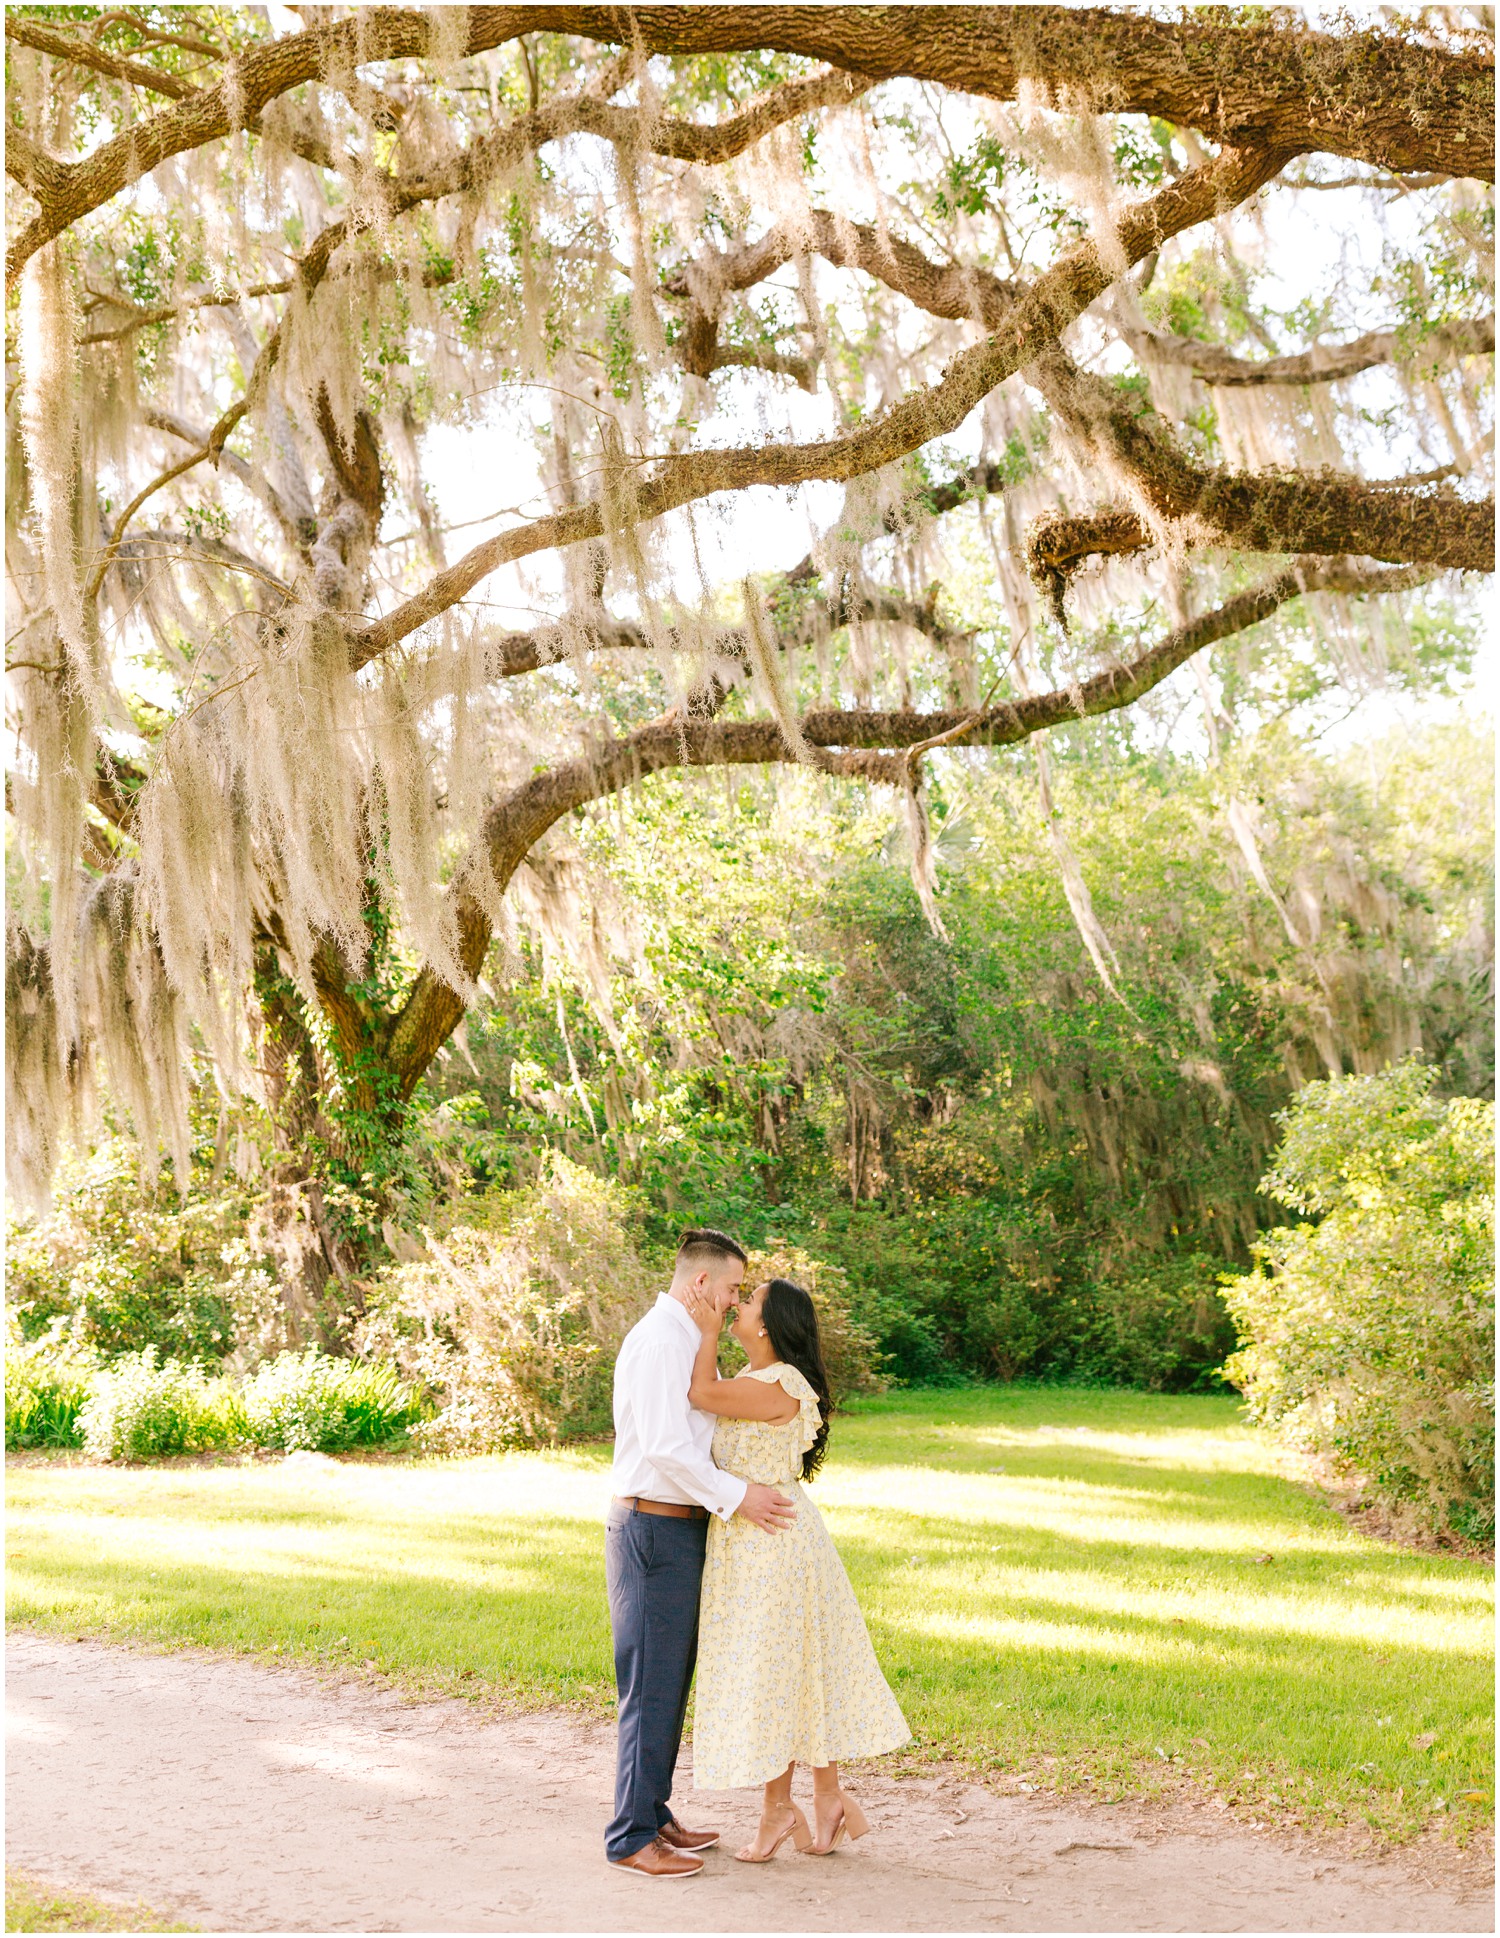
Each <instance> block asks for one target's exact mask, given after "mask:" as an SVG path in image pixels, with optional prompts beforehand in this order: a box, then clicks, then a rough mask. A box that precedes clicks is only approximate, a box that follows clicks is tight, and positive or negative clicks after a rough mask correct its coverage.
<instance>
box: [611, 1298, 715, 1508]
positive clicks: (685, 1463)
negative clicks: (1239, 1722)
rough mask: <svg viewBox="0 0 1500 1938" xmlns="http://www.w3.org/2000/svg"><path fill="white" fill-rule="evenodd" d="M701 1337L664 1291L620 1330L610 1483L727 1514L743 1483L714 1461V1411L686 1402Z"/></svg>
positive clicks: (620, 1490) (623, 1490) (626, 1491)
mask: <svg viewBox="0 0 1500 1938" xmlns="http://www.w3.org/2000/svg"><path fill="white" fill-rule="evenodd" d="M701 1337H702V1334H701V1333H700V1332H699V1330H698V1327H697V1325H696V1323H695V1322H694V1321H693V1320H692V1319H691V1318H689V1316H688V1312H687V1308H686V1307H685V1306H684V1305H683V1304H682V1302H681V1301H680V1300H679V1299H674V1298H673V1297H672V1295H671V1293H670V1292H663V1293H662V1295H661V1297H660V1298H659V1299H658V1300H657V1301H656V1304H655V1305H654V1306H652V1308H651V1310H650V1311H649V1312H648V1313H647V1314H646V1316H645V1317H644V1318H643V1319H640V1320H638V1321H637V1322H636V1324H635V1325H633V1326H632V1327H631V1328H630V1331H629V1332H628V1333H627V1334H626V1335H625V1343H624V1345H623V1346H621V1348H620V1356H619V1358H618V1359H617V1360H616V1361H615V1461H614V1466H613V1468H612V1469H611V1471H610V1486H611V1488H612V1490H613V1492H614V1493H616V1494H618V1495H625V1496H629V1495H639V1496H640V1497H641V1498H642V1499H643V1500H648V1501H680V1502H682V1503H684V1504H685V1505H692V1504H693V1503H694V1502H696V1503H697V1505H698V1506H700V1507H706V1508H708V1509H709V1510H710V1512H712V1513H714V1514H720V1515H722V1516H723V1517H724V1519H725V1520H726V1521H727V1520H728V1519H729V1517H730V1515H731V1514H733V1513H734V1511H735V1509H736V1508H737V1507H738V1506H739V1504H740V1502H741V1501H742V1500H743V1499H744V1498H745V1488H746V1483H745V1482H744V1481H742V1480H741V1479H739V1477H738V1476H737V1475H735V1474H726V1473H725V1472H724V1471H723V1469H722V1468H720V1467H716V1466H715V1465H714V1463H713V1455H712V1453H711V1452H710V1448H711V1446H712V1444H713V1437H714V1418H713V1415H712V1414H711V1413H700V1412H699V1411H698V1409H697V1407H695V1406H689V1405H688V1388H689V1387H690V1386H691V1385H692V1383H693V1361H694V1360H695V1359H696V1358H697V1355H698V1341H699V1340H700V1338H701Z"/></svg>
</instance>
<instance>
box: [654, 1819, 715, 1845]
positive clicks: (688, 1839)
mask: <svg viewBox="0 0 1500 1938" xmlns="http://www.w3.org/2000/svg"><path fill="white" fill-rule="evenodd" d="M656 1834H657V1836H658V1837H659V1838H660V1839H661V1841H662V1842H663V1843H664V1844H670V1845H671V1846H672V1848H673V1850H674V1851H706V1850H710V1849H712V1847H713V1846H714V1845H715V1844H717V1843H718V1841H719V1833H718V1832H717V1831H716V1830H688V1829H687V1828H686V1827H685V1826H684V1825H682V1824H680V1823H678V1821H677V1819H676V1818H675V1817H674V1818H673V1819H672V1821H671V1823H669V1824H663V1825H662V1827H661V1829H660V1830H659V1831H658V1832H657V1833H656Z"/></svg>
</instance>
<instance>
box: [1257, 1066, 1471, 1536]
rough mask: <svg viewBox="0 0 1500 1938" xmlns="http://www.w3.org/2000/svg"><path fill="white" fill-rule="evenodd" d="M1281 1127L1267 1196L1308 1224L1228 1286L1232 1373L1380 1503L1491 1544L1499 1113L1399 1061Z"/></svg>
mask: <svg viewBox="0 0 1500 1938" xmlns="http://www.w3.org/2000/svg"><path fill="white" fill-rule="evenodd" d="M1284 1123H1285V1133H1286V1134H1285V1137H1284V1138H1283V1140H1282V1143H1281V1146H1280V1148H1279V1149H1278V1150H1277V1152H1276V1156H1275V1159H1274V1162H1273V1163H1272V1165H1271V1168H1270V1170H1269V1171H1268V1172H1267V1174H1266V1178H1265V1189H1266V1190H1267V1191H1268V1192H1269V1193H1270V1194H1271V1195H1272V1196H1273V1197H1275V1198H1276V1199H1277V1200H1278V1201H1279V1202H1280V1203H1281V1204H1283V1205H1285V1206H1287V1207H1288V1209H1290V1210H1292V1211H1296V1212H1300V1213H1302V1214H1303V1215H1304V1217H1305V1218H1307V1219H1309V1220H1310V1221H1312V1222H1308V1223H1304V1224H1298V1225H1295V1226H1292V1227H1289V1228H1284V1229H1280V1230H1277V1231H1273V1232H1270V1233H1268V1234H1267V1235H1266V1236H1265V1237H1264V1238H1263V1239H1262V1240H1261V1241H1260V1242H1259V1243H1258V1244H1257V1246H1256V1248H1255V1249H1256V1269H1255V1271H1254V1272H1253V1273H1251V1274H1250V1275H1249V1276H1248V1277H1246V1278H1243V1279H1240V1280H1239V1281H1238V1282H1237V1283H1236V1284H1235V1285H1234V1286H1233V1288H1232V1290H1231V1293H1230V1308H1231V1311H1232V1312H1233V1315H1234V1319H1235V1322H1236V1324H1237V1325H1238V1327H1239V1329H1240V1332H1241V1335H1242V1336H1243V1338H1244V1341H1245V1344H1244V1347H1243V1348H1242V1350H1241V1351H1240V1352H1239V1353H1237V1354H1236V1355H1235V1356H1234V1358H1233V1359H1232V1360H1231V1361H1230V1362H1229V1365H1228V1367H1227V1369H1226V1370H1227V1372H1228V1373H1229V1375H1230V1376H1231V1377H1232V1378H1233V1379H1234V1380H1235V1381H1236V1382H1237V1383H1238V1384H1240V1385H1242V1386H1243V1387H1244V1389H1245V1392H1246V1394H1247V1395H1248V1397H1249V1399H1250V1402H1251V1407H1252V1411H1253V1412H1254V1414H1255V1416H1256V1417H1257V1418H1258V1419H1261V1420H1264V1421H1266V1422H1268V1423H1269V1424H1271V1425H1274V1426H1277V1427H1279V1428H1281V1429H1282V1430H1283V1431H1284V1432H1285V1433H1286V1434H1287V1435H1288V1436H1289V1437H1290V1438H1292V1439H1293V1440H1294V1441H1296V1442H1297V1443H1298V1444H1300V1445H1302V1446H1304V1447H1307V1448H1309V1449H1310V1450H1311V1451H1313V1452H1315V1453H1317V1454H1320V1455H1322V1456H1324V1457H1325V1458H1326V1459H1327V1460H1328V1461H1329V1463H1330V1464H1331V1466H1332V1467H1333V1469H1334V1471H1335V1472H1337V1473H1339V1474H1341V1475H1345V1476H1351V1475H1352V1476H1354V1477H1356V1478H1358V1479H1360V1480H1362V1481H1363V1482H1364V1483H1365V1488H1366V1492H1367V1494H1368V1496H1369V1498H1370V1500H1371V1501H1372V1502H1376V1503H1382V1504H1384V1505H1386V1506H1389V1507H1392V1508H1395V1509H1397V1510H1399V1511H1400V1512H1401V1514H1402V1515H1403V1517H1404V1518H1405V1519H1406V1520H1407V1521H1408V1522H1414V1523H1416V1524H1418V1525H1421V1526H1424V1527H1426V1528H1428V1529H1431V1530H1433V1531H1436V1532H1439V1533H1450V1532H1451V1533H1456V1534H1458V1535H1460V1536H1464V1537H1468V1538H1471V1539H1481V1540H1482V1539H1486V1538H1492V1537H1493V1534H1494V1527H1495V1271H1494V1245H1495V1163H1494V1135H1495V1112H1494V1106H1493V1105H1492V1104H1489V1103H1484V1102H1480V1101H1477V1100H1473V1099H1469V1098H1452V1099H1448V1100H1446V1101H1445V1100H1443V1099H1442V1098H1441V1097H1439V1096H1437V1095H1436V1094H1435V1093H1434V1089H1433V1073H1432V1071H1431V1070H1429V1069H1425V1068H1423V1067H1422V1066H1421V1065H1418V1064H1415V1063H1404V1064H1400V1065H1397V1066H1396V1067H1395V1068H1393V1069H1391V1070H1389V1071H1387V1072H1386V1073H1385V1074H1384V1075H1382V1076H1378V1077H1343V1078H1339V1079H1337V1080H1335V1081H1330V1082H1325V1083H1312V1084H1309V1085H1308V1086H1307V1087H1306V1089H1304V1090H1303V1091H1302V1092H1301V1093H1300V1095H1299V1096H1298V1097H1297V1100H1296V1102H1295V1103H1294V1104H1293V1105H1292V1107H1291V1108H1290V1109H1289V1110H1288V1111H1287V1112H1286V1113H1285V1118H1284Z"/></svg>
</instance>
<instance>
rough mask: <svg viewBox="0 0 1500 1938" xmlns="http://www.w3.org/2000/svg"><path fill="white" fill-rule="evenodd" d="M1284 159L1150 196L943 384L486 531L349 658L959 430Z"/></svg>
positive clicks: (1217, 171) (1230, 166)
mask: <svg viewBox="0 0 1500 1938" xmlns="http://www.w3.org/2000/svg"><path fill="white" fill-rule="evenodd" d="M1279 166H1280V158H1279V157H1277V156H1276V155H1274V154H1265V153H1258V154H1253V155H1252V154H1243V153H1240V152H1239V151H1237V150H1232V149H1231V150H1226V151H1225V152H1224V153H1223V154H1221V155H1219V156H1217V157H1216V158H1215V159H1214V160H1213V161H1210V162H1207V163H1205V164H1204V166H1203V167H1201V168H1196V169H1193V170H1191V171H1190V172H1189V173H1187V174H1185V175H1182V176H1181V177H1179V179H1178V180H1177V181H1175V182H1173V183H1172V184H1171V185H1170V186H1169V187H1167V188H1165V189H1162V190H1161V191H1160V192H1159V193H1158V194H1156V195H1154V196H1152V197H1150V198H1149V199H1148V200H1146V201H1142V202H1137V203H1133V204H1131V205H1130V206H1129V207H1127V208H1126V209H1124V210H1122V211H1121V213H1120V215H1119V217H1118V222H1117V246H1118V250H1119V252H1120V254H1119V256H1114V257H1113V260H1111V261H1109V262H1106V260H1105V258H1104V255H1103V254H1102V253H1101V251H1100V250H1099V249H1098V248H1097V247H1096V246H1095V244H1094V243H1092V242H1085V243H1082V244H1080V245H1079V247H1078V248H1076V249H1074V250H1072V251H1070V252H1069V254H1068V255H1066V256H1064V257H1063V259H1062V260H1061V261H1060V262H1058V263H1056V264H1054V265H1053V267H1052V268H1051V269H1049V270H1047V271H1046V272H1045V273H1044V274H1043V275H1041V276H1039V277H1038V278H1037V279H1036V281H1035V282H1034V283H1032V284H1030V285H1029V286H1027V287H1026V288H1024V289H1022V290H1021V291H1020V293H1019V294H1018V295H1017V296H1016V298H1015V300H1014V302H1012V303H1011V304H1010V305H1009V306H1008V307H1007V308H1006V310H1005V314H1004V317H1003V319H1002V320H1001V322H1000V324H999V327H998V328H996V330H995V331H994V334H993V335H991V336H989V337H988V338H986V340H985V341H984V342H982V343H979V344H976V345H974V346H973V348H971V349H968V350H963V351H960V352H959V354H958V355H957V356H956V357H954V358H953V360H952V361H951V362H950V363H949V365H948V367H947V369H946V370H945V371H944V372H943V375H942V377H941V378H940V379H939V380H938V382H937V383H935V384H933V385H931V386H930V387H929V388H927V389H924V390H919V391H915V392H913V393H912V394H911V395H910V396H908V397H905V398H903V399H902V400H901V402H900V403H898V404H895V405H893V406H892V407H891V408H890V409H889V410H887V411H886V412H884V413H883V414H882V415H881V416H880V417H878V418H875V419H874V420H873V421H872V422H870V423H869V424H866V425H862V426H861V427H860V428H859V429H858V430H855V431H851V432H849V433H847V434H846V435H844V436H842V437H835V438H826V439H821V440H819V441H818V442H816V443H812V444H789V445H769V446H767V445H752V446H739V447H737V448H733V449H729V450H719V451H699V452H692V453H689V454H687V455H685V456H682V457H671V458H662V459H658V460H657V461H656V462H655V464H654V465H652V466H651V468H650V469H649V470H645V467H644V466H643V467H642V469H643V470H645V475H644V476H641V477H639V478H637V477H635V476H632V475H629V474H627V475H624V476H621V477H620V478H618V479H616V480H614V481H613V482H612V489H611V491H610V492H609V493H608V494H606V496H604V497H601V498H600V499H597V500H593V501H591V502H590V503H588V504H584V505H576V506H570V507H569V508H567V509H566V510H563V511H559V512H554V513H552V514H551V516H549V517H547V518H541V519H537V520H535V521H534V522H533V523H531V524H528V525H523V526H519V527H516V528H514V529H513V530H511V531H507V532H501V533H500V534H498V535H497V536H496V537H495V538H491V539H486V540H485V541H484V542H483V543H482V544H479V545H476V546H475V547H474V548H473V549H472V550H471V551H469V552H468V553H466V554H465V555H464V557H463V558H461V559H460V560H459V561H458V562H457V564H455V565H452V566H450V567H449V568H448V569H447V571H445V572H440V573H438V574H437V576H436V577H435V578H433V579H431V580H430V581H429V582H428V584H427V585H426V587H424V589H423V590H422V591H421V592H419V593H417V594H416V595H415V596H414V597H413V598H411V599H408V600H406V601H405V603H404V604H402V605H400V606H398V607H397V608H396V609H395V610H394V611H393V612H390V613H388V614H386V616H385V617H384V618H382V619H378V620H375V621H374V622H373V623H371V624H369V625H366V626H363V627H361V628H358V629H357V630H355V629H351V634H350V659H351V664H352V665H353V666H354V667H355V668H356V669H357V668H358V667H360V666H363V665H365V664H366V663H367V662H368V661H370V660H371V659H374V658H375V657H376V656H377V655H379V654H380V653H383V652H386V651H387V650H388V649H389V648H390V647H391V646H393V645H395V644H396V643H397V641H399V640H402V639H405V638H406V637H408V635H409V634H411V633H413V632H415V631H417V630H418V628H419V627H421V626H424V625H426V624H427V623H428V622H429V621H430V620H432V619H435V618H436V617H438V615H439V614H440V613H443V612H445V611H447V610H448V608H449V607H450V606H453V605H455V604H456V603H457V602H458V601H459V600H460V599H462V598H464V597H465V595H466V594H467V593H469V592H470V591H472V590H473V588H474V587H475V586H476V585H478V584H479V582H480V581H481V580H482V579H484V578H486V577H487V576H488V575H489V574H490V573H491V572H493V571H495V570H496V568H497V567H499V566H502V565H508V564H510V563H512V562H513V561H514V560H516V559H520V558H527V557H529V556H531V555H532V554H533V553H536V552H541V551H550V550H552V549H553V548H555V547H557V546H562V545H574V544H577V543H579V542H580V541H581V540H583V539H590V538H599V537H602V536H603V535H604V533H605V531H606V529H607V525H608V522H611V521H621V522H637V521H641V520H645V519H649V518H659V517H661V516H662V514H663V513H665V512H668V511H673V510H675V509H676V508H677V507H678V506H680V505H685V504H689V503H691V502H692V501H693V500H695V499H699V498H705V497H708V496H710V495H711V494H713V493H715V492H719V491H741V490H744V489H745V488H746V487H747V486H750V485H757V484H769V485H781V486H790V485H798V484H805V483H807V482H808V481H810V480H811V479H814V478H824V479H833V480H836V481H842V480H845V479H848V478H853V477H858V476H860V475H862V474H863V473H865V472H869V471H875V470H878V469H879V468H880V467H881V466H882V465H886V464H891V463H894V462H895V461H896V460H897V459H899V458H903V457H906V456H908V455H909V454H910V453H911V452H912V451H915V450H917V449H918V448H919V447H920V446H921V445H923V444H926V443H928V442H930V441H931V440H932V439H933V438H935V437H941V436H944V435H946V434H947V433H948V432H950V431H953V430H956V429H957V428H958V426H959V425H960V424H961V423H962V422H963V420H964V419H965V418H966V417H967V416H968V414H969V412H970V411H971V410H972V409H973V408H974V406H975V405H976V404H978V403H979V402H980V400H981V399H982V398H984V397H985V396H987V395H988V393H989V392H990V391H991V390H993V389H994V388H995V386H996V385H997V384H1000V383H1003V382H1004V381H1005V379H1006V378H1007V377H1009V376H1011V375H1013V374H1014V372H1015V371H1017V370H1019V369H1021V368H1023V367H1024V366H1025V365H1027V364H1029V363H1032V362H1034V361H1035V359H1036V358H1037V357H1038V356H1040V355H1041V354H1042V352H1043V351H1044V350H1045V349H1046V348H1047V347H1048V346H1049V345H1050V344H1052V343H1053V342H1055V340H1056V337H1057V334H1058V332H1059V331H1060V330H1062V329H1065V328H1066V327H1067V325H1068V324H1069V323H1071V322H1072V321H1073V320H1074V318H1075V317H1077V316H1079V315H1081V314H1082V313H1083V311H1084V310H1085V309H1087V308H1088V306H1089V304H1090V303H1092V302H1093V301H1094V299H1095V298H1096V297H1098V296H1100V295H1102V293H1103V292H1104V291H1105V290H1106V289H1107V288H1108V287H1109V285H1110V284H1111V283H1112V282H1113V281H1114V280H1115V277H1116V276H1117V275H1118V274H1119V263H1120V256H1123V259H1124V262H1125V263H1126V264H1127V265H1128V264H1130V263H1136V262H1139V261H1140V260H1141V259H1142V257H1144V256H1146V255H1149V254H1150V252H1151V251H1152V250H1153V249H1156V248H1159V247H1160V246H1161V244H1162V243H1163V242H1164V241H1165V240H1166V239H1167V237H1168V236H1172V235H1176V234H1178V233H1179V232H1180V231H1181V230H1183V229H1187V228H1191V227H1192V226H1193V225H1194V224H1195V223H1198V222H1201V221H1204V220H1206V219H1207V218H1208V217H1210V216H1212V215H1213V214H1215V213H1217V212H1218V211H1219V210H1220V209H1222V208H1227V207H1233V206H1234V205H1235V204H1237V203H1239V202H1242V201H1243V200H1244V199H1245V197H1246V196H1248V195H1251V194H1253V193H1254V192H1255V190H1256V189H1258V188H1261V187H1263V186H1264V185H1265V183H1266V182H1268V181H1269V180H1270V179H1271V178H1272V176H1274V175H1275V173H1276V171H1277V169H1278V167H1279ZM1112 254H1113V252H1112Z"/></svg>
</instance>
